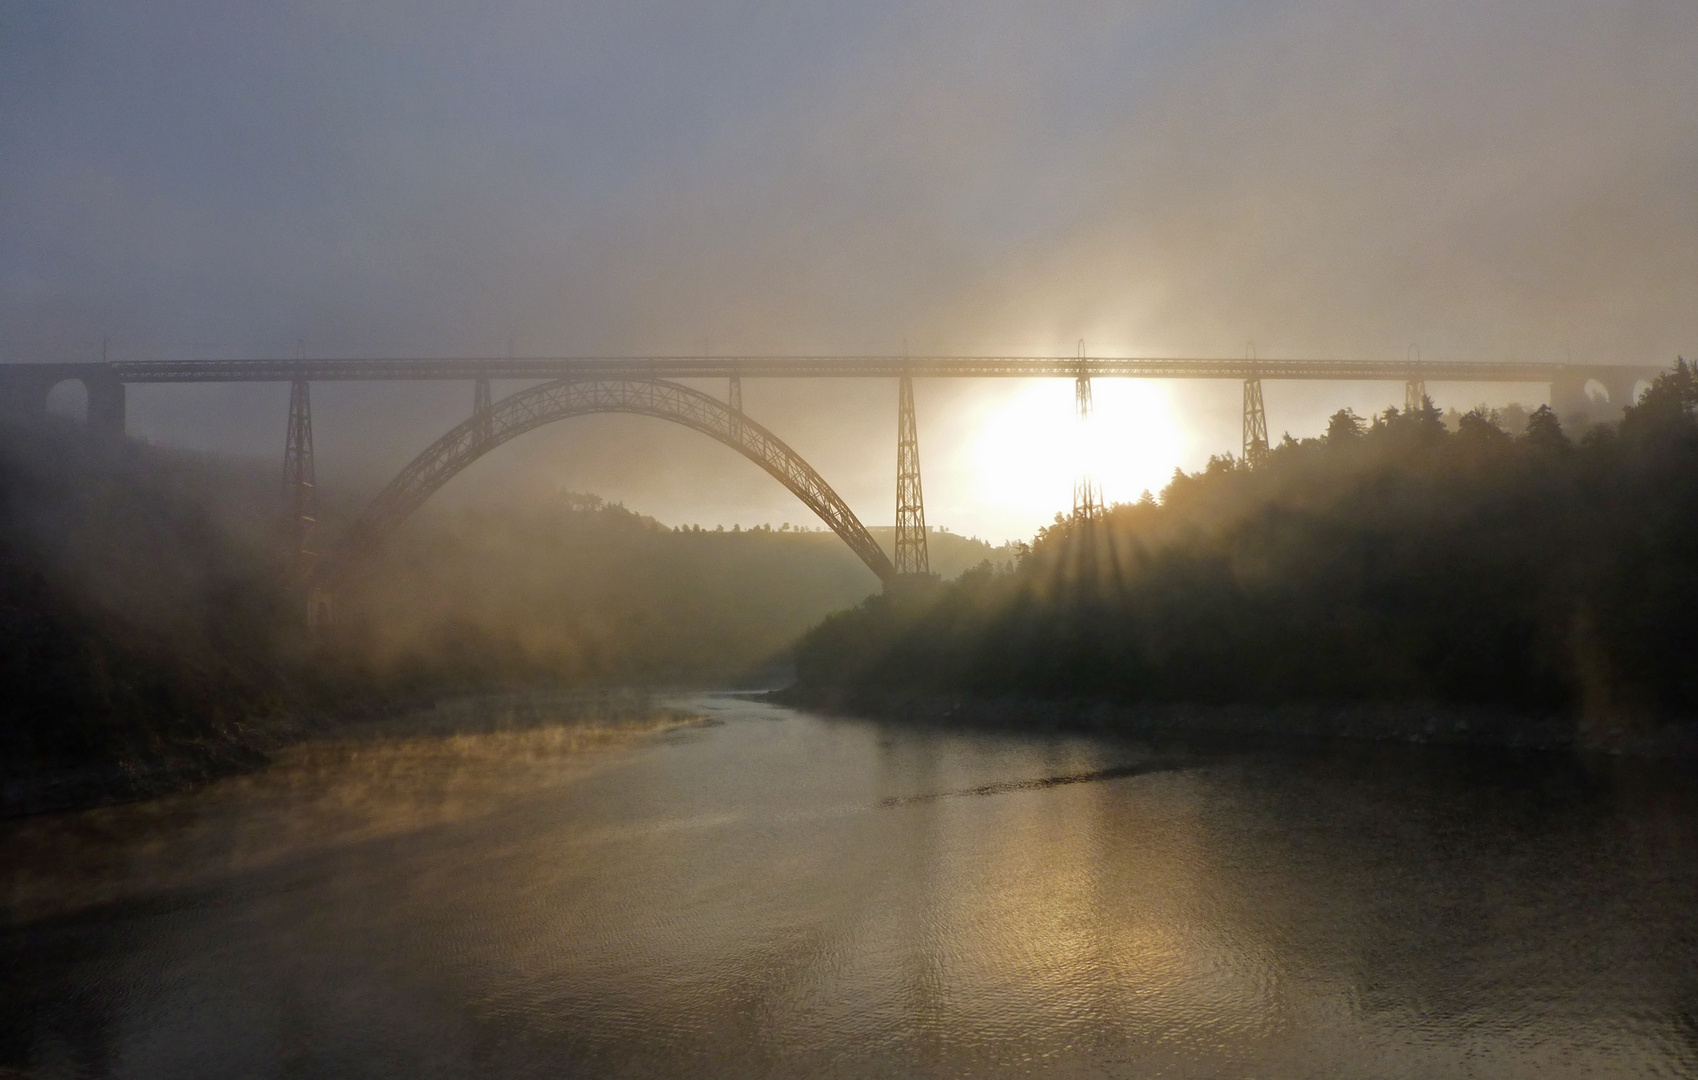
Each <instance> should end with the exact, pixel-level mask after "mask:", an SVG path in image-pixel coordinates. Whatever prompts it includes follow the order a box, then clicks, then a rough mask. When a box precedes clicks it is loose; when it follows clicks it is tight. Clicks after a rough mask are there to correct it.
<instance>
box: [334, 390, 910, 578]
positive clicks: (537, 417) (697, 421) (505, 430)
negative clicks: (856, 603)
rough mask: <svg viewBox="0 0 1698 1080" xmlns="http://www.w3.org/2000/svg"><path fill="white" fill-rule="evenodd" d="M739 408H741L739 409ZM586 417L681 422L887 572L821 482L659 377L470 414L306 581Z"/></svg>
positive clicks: (761, 431) (793, 456)
mask: <svg viewBox="0 0 1698 1080" xmlns="http://www.w3.org/2000/svg"><path fill="white" fill-rule="evenodd" d="M738 404H740V403H738ZM594 413H634V414H636V415H638V416H653V417H657V418H659V419H661V420H670V421H672V422H673V423H677V424H683V425H684V426H685V427H689V428H694V429H695V430H697V431H699V432H701V433H702V434H704V435H707V436H708V437H710V438H712V439H716V440H718V441H719V442H722V443H724V444H725V445H726V446H729V447H731V449H733V450H736V451H737V452H738V453H740V454H742V455H743V456H744V457H746V458H748V459H749V460H750V461H753V462H754V463H755V464H756V465H759V466H760V467H761V468H763V469H765V470H766V471H767V472H768V473H770V474H771V475H772V477H773V478H774V479H775V480H777V481H778V482H779V483H781V484H783V485H784V486H785V487H787V488H789V489H790V491H791V492H792V493H794V494H795V496H796V497H797V498H798V499H801V500H802V502H803V503H805V504H806V505H807V507H808V509H810V510H812V511H813V512H814V513H816V514H818V515H819V516H820V519H821V520H823V521H824V522H825V523H826V524H827V525H829V526H831V531H832V532H835V533H836V534H837V535H838V536H839V537H841V538H842V540H843V542H844V543H845V544H848V545H849V548H850V550H852V551H853V552H854V553H855V554H856V555H858V556H859V557H860V559H861V561H862V562H864V563H866V564H867V568H868V569H869V570H871V571H872V572H873V573H874V574H877V575H878V577H879V580H880V581H881V582H885V583H888V582H890V581H891V580H892V579H894V578H895V577H896V576H897V575H896V568H895V567H894V566H893V565H892V564H891V561H890V558H889V557H888V556H887V555H885V553H884V549H883V548H881V547H880V546H879V544H878V541H877V540H874V539H873V537H872V535H871V534H870V533H868V532H867V529H866V526H864V525H862V524H861V520H860V519H859V518H857V517H856V516H855V512H854V511H853V510H851V509H849V505H848V504H847V503H845V502H844V501H843V500H842V498H840V497H839V496H838V494H837V492H835V491H833V490H832V489H831V485H829V484H827V483H826V482H825V478H824V477H822V476H820V474H819V473H818V472H816V471H815V470H814V468H813V466H811V465H809V464H808V463H807V462H806V461H804V460H802V457H801V455H800V454H798V453H796V451H794V450H792V449H791V448H790V447H789V446H788V445H786V444H785V442H784V441H783V440H782V439H780V438H779V437H778V436H776V435H774V434H773V433H772V432H770V431H768V430H767V429H766V428H764V427H762V426H761V425H760V424H757V423H755V422H754V421H753V420H750V419H749V418H748V417H746V416H744V415H743V413H742V410H741V409H740V408H739V407H737V405H734V404H727V403H726V402H723V401H720V400H718V399H717V398H713V397H710V396H708V395H707V394H704V393H702V392H701V391H699V390H693V389H691V388H690V387H688V386H684V385H682V384H680V383H675V382H667V381H665V380H661V379H621V378H606V379H561V380H558V381H555V382H549V383H543V384H541V385H539V386H533V387H530V388H528V389H525V390H521V391H519V392H518V393H516V394H513V395H511V396H509V397H506V398H503V399H501V400H500V401H497V402H495V403H493V404H490V405H486V406H484V407H483V408H480V409H478V410H477V412H475V413H474V414H473V415H472V417H471V418H470V419H469V420H467V421H466V422H464V423H462V424H460V425H459V426H458V427H455V428H454V429H453V430H451V431H449V432H448V433H447V434H446V435H443V436H442V437H441V438H440V439H437V440H436V441H435V442H433V443H431V444H430V446H428V447H426V448H425V450H424V451H423V452H422V453H420V454H419V456H418V457H416V458H414V459H413V460H412V461H411V462H410V463H409V464H408V465H407V467H406V468H404V469H402V470H401V472H400V474H399V475H397V476H396V477H395V479H394V480H392V481H390V482H389V485H388V486H387V487H385V488H384V489H383V490H382V491H381V492H379V493H378V495H377V497H376V498H375V499H373V500H372V502H371V504H370V505H369V506H368V507H367V508H366V511H365V513H364V514H362V515H361V516H360V518H359V520H358V521H357V522H355V523H354V526H353V528H352V529H351V530H350V531H349V533H348V536H347V539H346V540H345V541H344V542H343V543H342V545H341V546H340V547H339V548H338V549H336V550H335V551H334V552H332V553H329V554H328V557H327V560H326V562H325V563H323V564H321V565H320V566H319V567H318V568H317V569H316V571H315V573H314V574H313V584H314V585H315V586H316V587H317V588H319V589H322V590H330V589H332V588H334V587H335V586H336V585H337V584H339V583H341V582H343V581H345V580H347V578H348V576H349V575H350V574H352V573H353V572H354V571H356V570H357V569H358V567H359V565H360V563H361V562H362V561H363V560H364V559H365V558H366V557H368V556H369V555H370V554H371V553H372V552H373V551H374V550H375V549H376V548H377V547H378V546H379V545H380V544H381V543H382V542H383V540H384V539H385V538H386V537H387V536H388V535H389V534H390V533H391V532H393V531H394V529H395V528H396V526H398V525H400V524H401V522H403V521H404V520H406V518H407V516H408V515H409V514H411V513H412V512H413V511H414V510H417V509H418V508H419V506H420V505H422V504H423V503H424V501H425V500H426V499H428V498H430V496H431V495H432V494H433V493H434V492H435V491H436V490H437V489H438V488H440V487H442V485H444V484H446V483H447V482H448V481H449V480H450V479H452V478H453V477H454V476H455V475H456V474H457V473H459V472H460V470H462V469H464V468H465V467H466V466H468V465H470V464H471V463H472V462H474V461H476V460H477V459H478V458H480V457H482V456H483V455H484V454H486V453H488V452H489V451H491V450H493V449H495V448H496V447H497V446H500V445H501V444H502V443H505V442H507V441H508V440H509V439H514V438H517V437H518V436H520V435H523V434H524V433H525V432H527V431H531V430H533V429H534V428H538V427H541V426H543V425H544V424H552V423H554V422H555V421H557V420H565V419H567V418H569V417H573V416H588V415H591V414H594Z"/></svg>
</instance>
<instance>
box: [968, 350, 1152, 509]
mask: <svg viewBox="0 0 1698 1080" xmlns="http://www.w3.org/2000/svg"><path fill="white" fill-rule="evenodd" d="M1092 397H1093V406H1094V407H1093V410H1092V414H1091V417H1090V419H1089V420H1088V421H1086V422H1085V423H1083V424H1081V423H1080V421H1079V419H1078V415H1077V413H1076V411H1075V408H1074V389H1073V381H1072V380H1071V379H1045V380H1042V381H1035V382H1032V383H1031V384H1029V385H1027V386H1025V387H1023V388H1022V389H1021V390H1020V391H1019V392H1018V393H1016V394H1015V395H1013V396H1011V397H1009V398H1007V399H1005V400H1003V401H1002V402H1000V403H998V404H997V405H996V406H994V407H993V408H991V409H990V410H989V411H987V413H986V414H985V416H984V419H983V421H982V423H981V425H980V432H979V440H978V451H977V462H978V469H979V487H980V495H981V497H982V498H983V499H984V500H985V501H986V502H987V503H990V504H992V505H995V506H997V507H1000V508H1002V509H1004V510H1005V511H1013V512H1017V513H1021V514H1030V515H1032V517H1033V519H1034V520H1035V521H1038V522H1043V521H1047V520H1049V518H1050V517H1051V516H1052V515H1053V514H1055V513H1056V512H1057V511H1061V512H1066V511H1067V510H1069V509H1071V508H1072V505H1073V484H1074V481H1075V480H1076V479H1078V477H1079V474H1080V473H1081V472H1086V471H1088V472H1089V473H1090V474H1091V477H1092V478H1093V479H1094V480H1095V481H1096V482H1097V485H1098V486H1099V488H1100V489H1101V491H1102V497H1103V499H1104V501H1106V502H1111V503H1113V502H1129V501H1131V500H1133V499H1136V498H1138V496H1139V495H1140V494H1141V493H1142V492H1143V491H1145V490H1146V489H1148V490H1150V491H1156V492H1159V491H1160V490H1161V489H1162V488H1163V487H1164V486H1166V484H1167V481H1168V478H1169V477H1171V476H1172V475H1173V470H1174V468H1175V466H1177V465H1178V464H1179V461H1180V459H1181V454H1182V453H1183V450H1184V439H1183V436H1182V433H1181V431H1180V428H1179V425H1178V424H1177V423H1176V422H1175V421H1174V418H1173V412H1172V410H1171V409H1170V407H1169V402H1168V395H1167V391H1166V388H1165V387H1163V386H1162V385H1161V384H1160V383H1154V382H1149V381H1146V380H1142V379H1097V380H1094V381H1093V383H1092Z"/></svg>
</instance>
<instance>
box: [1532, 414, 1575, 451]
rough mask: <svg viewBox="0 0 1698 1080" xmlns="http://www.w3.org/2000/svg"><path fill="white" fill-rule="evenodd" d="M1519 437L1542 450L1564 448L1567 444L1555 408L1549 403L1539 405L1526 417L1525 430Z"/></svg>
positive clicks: (1566, 438)
mask: <svg viewBox="0 0 1698 1080" xmlns="http://www.w3.org/2000/svg"><path fill="white" fill-rule="evenodd" d="M1521 438H1522V440H1523V441H1525V442H1526V443H1527V445H1529V446H1532V447H1536V448H1538V449H1542V450H1566V449H1568V445H1569V443H1568V436H1567V435H1564V434H1563V433H1562V423H1561V422H1560V421H1559V420H1558V419H1557V414H1556V410H1555V409H1553V408H1551V407H1550V406H1549V405H1541V406H1539V407H1538V408H1537V409H1534V410H1533V412H1532V413H1531V414H1530V415H1529V416H1528V417H1527V430H1526V431H1524V432H1523V433H1522V435H1521Z"/></svg>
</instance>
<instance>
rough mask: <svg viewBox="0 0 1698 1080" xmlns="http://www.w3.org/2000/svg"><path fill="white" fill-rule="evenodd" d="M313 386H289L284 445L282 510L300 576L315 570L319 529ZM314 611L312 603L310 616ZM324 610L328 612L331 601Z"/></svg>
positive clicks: (304, 382)
mask: <svg viewBox="0 0 1698 1080" xmlns="http://www.w3.org/2000/svg"><path fill="white" fill-rule="evenodd" d="M311 386H312V384H311V383H309V382H307V380H305V379H296V380H294V381H293V382H291V383H290V384H289V431H288V434H287V436H286V437H285V439H284V443H283V507H284V515H285V528H286V529H287V530H288V544H289V558H290V560H291V561H292V562H293V563H294V565H295V569H296V571H297V572H298V573H302V574H305V573H307V572H310V570H311V569H312V559H313V550H312V541H313V533H314V532H315V531H316V529H317V527H318V517H317V513H318V508H317V505H316V504H317V500H316V497H315V494H316V493H315V476H314V468H313V453H312V390H311ZM313 610H315V609H314V607H313V606H312V605H311V603H310V601H309V607H308V611H309V618H310V613H311V612H312V611H313ZM325 610H326V611H328V610H329V605H328V601H327V602H326V604H325Z"/></svg>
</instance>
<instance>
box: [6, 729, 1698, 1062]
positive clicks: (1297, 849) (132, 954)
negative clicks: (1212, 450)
mask: <svg viewBox="0 0 1698 1080" xmlns="http://www.w3.org/2000/svg"><path fill="white" fill-rule="evenodd" d="M684 713H699V714H701V715H705V716H709V717H712V718H714V719H716V720H719V721H723V722H722V723H718V724H713V725H709V726H700V725H698V726H692V727H685V728H676V727H671V728H668V729H667V730H665V731H664V732H660V733H656V732H658V731H659V730H660V728H662V727H665V726H666V723H667V722H666V721H665V720H664V719H657V720H656V721H655V723H654V726H653V729H652V730H651V729H649V728H647V727H646V726H645V725H644V724H643V723H633V724H625V725H612V726H603V727H597V726H594V725H587V726H586V725H580V726H578V727H576V728H558V727H549V726H541V727H534V728H529V729H525V730H517V731H494V732H485V733H483V734H481V735H472V736H458V737H454V738H443V737H441V736H430V737H425V736H418V735H413V736H407V737H404V738H394V739H388V740H385V739H364V740H358V741H356V742H355V743H352V744H334V745H330V746H319V747H313V748H303V749H302V750H301V751H300V752H299V754H298V755H296V756H294V757H292V758H291V759H290V760H288V761H286V762H284V763H282V764H281V765H280V766H279V767H278V768H276V769H273V770H269V771H268V773H266V774H261V775H259V776H256V777H252V778H244V780H243V781H242V782H232V783H226V784H221V785H215V786H214V787H212V788H209V789H206V790H203V791H201V792H195V793H191V794H188V795H184V796H179V797H177V798H176V799H175V800H161V801H160V803H159V804H148V805H145V806H139V807H123V808H111V809H109V810H104V811H98V812H95V813H94V814H93V815H79V816H76V817H75V818H72V819H53V820H52V821H49V822H46V823H43V822H25V823H15V824H14V825H13V826H11V827H9V829H8V831H7V834H6V835H5V836H4V837H0V844H4V845H5V846H4V847H3V848H0V851H4V852H5V853H6V854H7V855H8V856H9V858H8V863H7V867H8V869H7V871H6V874H7V876H8V884H9V886H10V892H9V893H8V895H9V896H11V897H12V898H13V901H14V902H13V904H12V905H11V910H12V911H13V913H14V918H13V921H14V926H13V928H12V929H11V930H10V931H7V932H4V934H3V936H0V963H3V964H4V969H5V970H6V971H7V972H8V973H9V978H8V979H7V980H6V985H5V986H4V988H0V1064H5V1065H14V1066H17V1067H20V1068H24V1069H26V1070H28V1071H29V1072H31V1073H32V1074H34V1075H40V1076H44V1077H45V1076H81V1075H123V1076H162V1077H163V1076H231V1075H252V1076H326V1077H329V1076H350V1075H375V1076H409V1077H411V1076H433V1075H442V1076H532V1075H535V1076H560V1075H571V1076H691V1077H698V1076H709V1077H719V1076H723V1077H749V1076H775V1077H776V1076H843V1077H859V1076H866V1077H874V1076H928V1077H929V1076H1025V1075H1043V1076H1105V1075H1106V1076H1152V1075H1185V1076H1190V1075H1227V1076H1237V1075H1257V1076H1275V1077H1298V1076H1409V1077H1417V1076H1419V1077H1429V1076H1474V1075H1490V1076H1528V1077H1532V1076H1579V1075H1588V1076H1600V1075H1601V1076H1610V1075H1620V1076H1628V1075H1671V1076H1672V1075H1692V1074H1693V1072H1694V1070H1695V1069H1698V1021H1695V1017H1698V976H1695V975H1694V972H1695V971H1698V964H1694V960H1695V959H1698V944H1695V943H1698V843H1695V831H1694V822H1695V815H1694V808H1693V804H1692V801H1691V796H1690V794H1689V793H1688V792H1687V790H1686V788H1685V787H1683V786H1682V785H1681V784H1680V783H1679V782H1678V778H1674V779H1668V780H1664V779H1658V778H1656V777H1654V776H1651V775H1648V774H1646V773H1645V772H1644V771H1643V770H1641V771H1638V772H1636V771H1634V770H1633V769H1631V768H1630V767H1628V766H1623V765H1620V764H1619V763H1618V764H1614V765H1608V766H1594V765H1586V764H1576V763H1573V762H1564V761H1561V760H1558V759H1527V760H1521V761H1514V762H1512V761H1505V760H1503V759H1488V758H1485V757H1482V756H1481V755H1479V754H1478V753H1474V754H1471V755H1461V754H1447V753H1436V752H1430V751H1416V750H1410V749H1408V748H1396V749H1373V748H1367V749H1364V748H1357V749H1355V750H1350V751H1341V752H1339V753H1337V754H1331V755H1320V754H1312V753H1311V754H1306V755H1298V754H1273V753H1268V752H1259V753H1253V754H1229V753H1222V752H1203V751H1198V750H1189V751H1185V750H1177V749H1173V748H1164V749H1161V750H1157V749H1152V748H1149V747H1142V746H1135V745H1125V744H1113V743H1105V742H1101V741H1094V740H1088V739H1066V738H1055V739H1020V738H1013V737H1007V736H998V735H969V734H963V733H959V732H955V733H949V732H937V731H902V730H893V729H889V728H885V727H881V726H879V725H876V724H872V723H864V722H857V721H847V720H827V719H822V718H818V717H813V716H808V715H804V714H797V713H792V712H789V711H786V710H781V709H776V708H772V707H769V706H765V705H759V704H753V703H748V702H744V701H740V700H737V699H735V698H728V697H719V698H702V699H697V700H694V701H691V702H688V703H687V704H686V706H685V707H684V708H683V709H681V710H680V712H679V713H677V714H674V717H676V716H677V715H682V714H684ZM1600 770H1602V771H1600ZM161 804H164V805H163V806H162V805H161ZM91 821H94V822H98V824H91ZM55 829H57V830H59V831H58V833H57V834H54V833H53V830H55ZM31 830H35V834H34V839H33V840H25V839H20V837H22V836H25V835H26V834H29V833H30V831H31ZM50 834H51V835H56V836H57V838H58V839H57V841H55V842H53V843H49V842H45V841H44V840H43V839H42V837H43V836H44V835H50ZM23 855H27V858H23V857H21V856H23ZM83 879H92V880H94V881H95V882H96V883H98V887H97V888H96V889H95V892H96V893H97V895H96V896H95V897H94V899H102V900H109V901H113V902H110V903H106V904H105V905H104V906H100V907H95V908H89V909H87V910H84V911H82V912H80V913H72V914H66V915H62V916H59V917H55V918H45V919H44V918H40V917H33V916H39V915H40V914H42V912H43V910H44V908H43V905H45V904H46V903H48V901H49V900H51V898H52V895H53V893H54V890H55V889H61V890H66V891H67V892H68V891H69V890H70V889H71V883H72V882H76V881H80V880H83ZM19 882H28V883H29V884H28V885H27V886H20V885H19V884H18V883H19ZM20 897H21V898H22V901H20ZM83 902H84V903H86V902H87V898H86V897H85V898H84V901H83ZM32 904H33V905H35V906H34V908H33V909H32V908H31V907H30V905H32Z"/></svg>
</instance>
